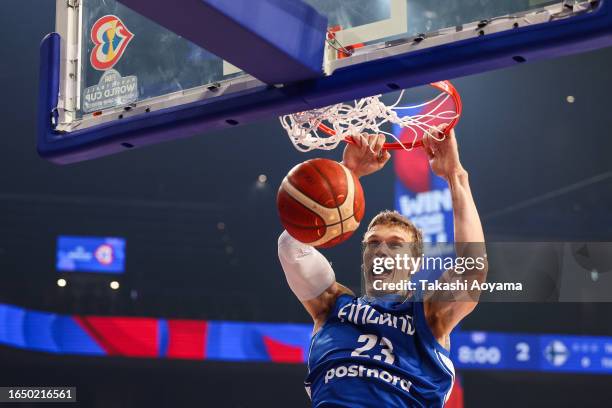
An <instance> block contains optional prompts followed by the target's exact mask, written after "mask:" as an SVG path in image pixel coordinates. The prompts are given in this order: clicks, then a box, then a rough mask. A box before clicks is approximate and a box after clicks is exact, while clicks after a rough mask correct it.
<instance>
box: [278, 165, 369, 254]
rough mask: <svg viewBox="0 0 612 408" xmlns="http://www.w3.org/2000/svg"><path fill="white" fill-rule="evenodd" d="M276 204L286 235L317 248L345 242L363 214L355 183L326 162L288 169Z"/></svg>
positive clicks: (345, 172) (346, 171)
mask: <svg viewBox="0 0 612 408" xmlns="http://www.w3.org/2000/svg"><path fill="white" fill-rule="evenodd" d="M276 204H277V206H278V212H279V215H280V219H281V223H282V224H283V226H284V227H285V229H286V230H287V232H288V233H289V234H290V235H291V236H292V237H294V238H295V239H297V240H298V241H301V242H303V243H305V244H309V245H312V246H314V247H317V248H330V247H333V246H335V245H338V244H340V243H341V242H344V241H346V240H347V239H348V238H349V237H350V236H351V235H352V234H353V232H355V230H356V229H357V227H359V223H360V222H361V220H362V219H363V215H364V212H365V199H364V197H363V189H362V188H361V183H360V182H359V179H358V178H357V177H356V176H355V175H354V174H353V173H352V172H351V171H350V170H349V169H347V168H346V167H345V166H343V165H342V164H340V163H338V162H335V161H333V160H328V159H313V160H308V161H305V162H303V163H301V164H298V165H297V166H295V167H294V168H293V169H291V171H289V173H288V174H287V176H286V177H285V179H284V180H283V182H282V183H281V186H280V188H279V190H278V195H277V197H276Z"/></svg>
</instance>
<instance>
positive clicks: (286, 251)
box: [278, 231, 336, 301]
mask: <svg viewBox="0 0 612 408" xmlns="http://www.w3.org/2000/svg"><path fill="white" fill-rule="evenodd" d="M278 258H279V259H280V263H281V265H282V266H283V271H285V277H286V278H287V283H288V284H289V287H290V288H291V290H292V291H293V293H295V296H297V298H298V299H299V300H300V301H305V300H310V299H314V298H316V297H317V296H319V295H320V294H321V293H323V292H325V290H327V288H329V287H330V286H331V285H332V284H333V283H334V282H335V281H336V276H335V275H334V270H333V269H332V267H331V265H330V264H329V262H328V261H327V259H325V257H324V256H323V255H322V254H321V253H320V252H319V251H317V250H316V249H315V248H314V247H311V246H310V245H306V244H303V243H301V242H300V241H298V240H296V239H295V238H293V237H292V236H291V235H289V233H288V232H287V231H283V233H282V234H281V235H280V237H278Z"/></svg>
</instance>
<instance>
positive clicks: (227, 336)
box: [206, 321, 312, 361]
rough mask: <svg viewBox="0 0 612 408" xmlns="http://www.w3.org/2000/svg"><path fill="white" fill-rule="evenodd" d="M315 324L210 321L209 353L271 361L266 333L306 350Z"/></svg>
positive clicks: (232, 358) (230, 358) (212, 356)
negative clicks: (266, 343)
mask: <svg viewBox="0 0 612 408" xmlns="http://www.w3.org/2000/svg"><path fill="white" fill-rule="evenodd" d="M311 332H312V327H310V326H309V325H304V324H274V323H251V322H225V321H210V322H208V334H207V338H208V340H207V346H206V355H207V358H208V359H211V360H228V361H270V356H269V355H268V353H267V350H266V347H265V344H264V336H266V337H269V338H272V339H274V340H275V341H277V342H280V343H284V344H287V345H290V346H294V347H299V348H301V349H302V350H303V352H304V355H306V354H307V350H308V345H309V342H310V334H311Z"/></svg>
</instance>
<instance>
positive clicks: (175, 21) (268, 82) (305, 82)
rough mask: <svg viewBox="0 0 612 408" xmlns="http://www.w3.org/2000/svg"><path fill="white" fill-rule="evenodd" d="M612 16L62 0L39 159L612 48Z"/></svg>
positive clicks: (570, 10) (584, 9) (556, 7)
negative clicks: (611, 46) (533, 61)
mask: <svg viewBox="0 0 612 408" xmlns="http://www.w3.org/2000/svg"><path fill="white" fill-rule="evenodd" d="M240 7H242V8H240ZM611 8H612V7H610V2H609V1H608V0H606V1H598V2H597V1H568V0H565V1H542V0H505V1H500V0H479V1H476V0H302V1H299V0H295V1H289V0H248V1H247V0H233V1H232V2H224V1H221V0H197V1H196V0H179V1H174V2H172V4H170V2H163V1H156V0H147V1H144V0H121V1H120V2H119V1H117V0H57V6H56V33H54V34H51V35H49V36H47V37H46V38H45V39H44V40H43V43H42V45H41V72H40V81H41V83H40V100H39V120H38V125H39V135H38V151H39V153H40V155H41V156H43V157H45V158H48V159H50V160H52V161H54V162H56V163H60V164H64V163H72V162H77V161H82V160H88V159H92V158H95V157H100V156H104V155H108V154H113V153H118V152H120V151H124V150H126V149H132V148H134V147H141V146H144V145H148V144H153V143H158V142H162V141H166V140H171V139H176V138H182V137H188V136H192V135H195V134H201V133H205V132H206V131H210V130H215V129H222V128H224V127H230V126H235V125H238V124H243V123H249V122H253V121H256V120H261V119H270V118H274V117H277V116H280V115H282V114H287V113H293V112H297V111H303V110H309V109H314V108H320V107H323V106H326V105H330V104H333V103H339V102H342V101H345V100H349V99H353V98H358V97H365V96H370V95H373V94H380V93H385V92H391V91H395V90H397V89H402V88H409V87H413V86H417V85H422V84H426V83H429V82H434V81H438V80H444V79H452V78H455V77H458V76H463V75H469V74H474V73H479V72H484V71H487V70H492V69H497V68H502V67H507V66H511V65H513V64H517V63H523V62H527V61H532V60H536V59H542V58H553V57H557V56H561V55H567V54H572V53H576V52H582V51H586V50H590V49H595V48H601V47H604V46H608V45H612V40H611V38H612V36H610V33H612V15H611V14H612V13H611V12H610V9H611ZM207 30H209V31H207ZM210 30H212V32H214V33H216V35H211V31H210ZM249 52H251V54H249ZM232 63H234V64H232ZM236 65H238V66H239V67H240V68H238V67H237V66H236ZM282 142H284V140H283V139H281V140H279V143H282Z"/></svg>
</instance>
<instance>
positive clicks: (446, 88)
mask: <svg viewBox="0 0 612 408" xmlns="http://www.w3.org/2000/svg"><path fill="white" fill-rule="evenodd" d="M429 85H430V86H432V87H434V88H436V89H437V90H439V91H441V92H442V93H445V94H447V95H450V97H451V98H452V99H453V102H454V104H455V107H456V108H457V109H456V113H457V117H456V118H454V119H453V120H451V122H450V123H449V124H448V126H447V127H446V129H444V131H443V132H442V133H443V135H445V136H448V135H449V134H450V132H451V130H452V129H453V128H454V127H455V126H456V125H457V123H458V122H459V119H460V118H461V112H462V110H463V104H462V102H461V96H460V95H459V91H457V89H456V88H455V86H454V85H453V84H452V83H451V82H450V81H447V80H445V81H438V82H432V83H430V84H429ZM318 128H319V130H321V131H322V132H324V133H326V134H328V135H330V136H335V135H336V131H335V130H333V129H332V128H330V127H329V126H327V125H324V124H322V123H321V124H319V125H318ZM344 141H345V142H347V143H352V144H354V143H355V141H354V140H353V137H352V136H350V137H347V138H345V139H344ZM412 147H413V148H415V147H423V142H422V141H421V140H418V141H416V142H414V143H412ZM383 149H384V150H405V146H403V145H402V144H401V143H397V142H392V143H389V142H388V143H385V144H384V145H383Z"/></svg>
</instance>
